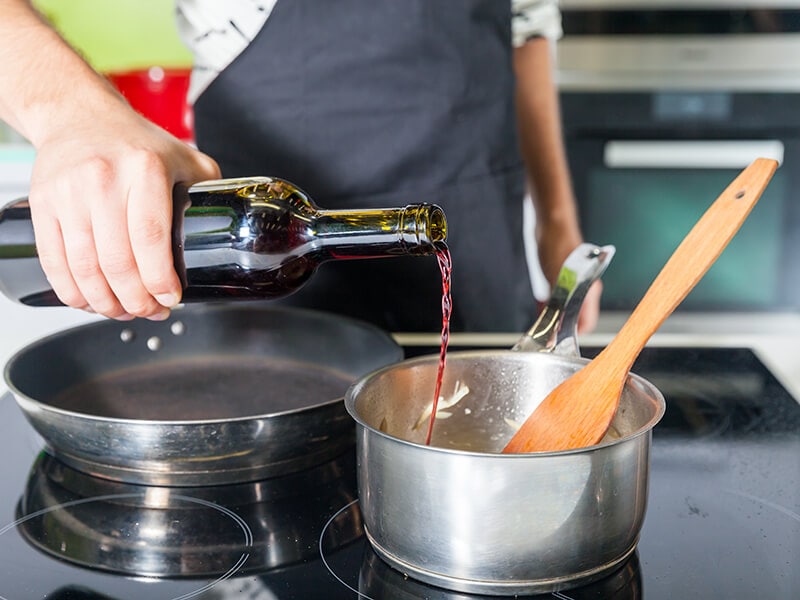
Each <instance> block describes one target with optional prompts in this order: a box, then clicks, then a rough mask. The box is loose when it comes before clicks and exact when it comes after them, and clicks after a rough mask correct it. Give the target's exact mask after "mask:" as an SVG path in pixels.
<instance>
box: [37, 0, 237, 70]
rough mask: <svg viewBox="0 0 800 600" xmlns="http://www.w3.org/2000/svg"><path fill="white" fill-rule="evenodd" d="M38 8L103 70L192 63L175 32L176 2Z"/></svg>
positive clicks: (57, 2)
mask: <svg viewBox="0 0 800 600" xmlns="http://www.w3.org/2000/svg"><path fill="white" fill-rule="evenodd" d="M220 1H221V2H223V1H224V0H220ZM33 4H34V5H35V6H36V7H37V8H38V9H39V11H40V12H41V13H42V14H43V15H44V16H45V17H47V19H48V20H49V21H50V22H51V23H52V24H53V26H54V27H55V28H56V29H58V31H59V32H61V35H63V36H64V38H65V39H66V40H67V41H68V42H69V43H70V44H72V46H73V47H74V48H75V49H76V50H78V51H79V52H80V53H81V54H82V55H83V56H84V57H85V58H86V60H88V61H89V62H90V63H91V64H92V66H94V68H95V69H97V70H98V71H102V72H106V73H107V72H112V71H126V70H130V69H141V68H146V67H151V66H156V65H157V66H161V67H188V66H191V64H192V57H191V54H190V53H189V51H188V49H187V48H186V47H185V46H184V45H183V43H182V42H181V40H180V38H179V37H178V32H177V29H176V27H175V2H174V0H34V2H33Z"/></svg>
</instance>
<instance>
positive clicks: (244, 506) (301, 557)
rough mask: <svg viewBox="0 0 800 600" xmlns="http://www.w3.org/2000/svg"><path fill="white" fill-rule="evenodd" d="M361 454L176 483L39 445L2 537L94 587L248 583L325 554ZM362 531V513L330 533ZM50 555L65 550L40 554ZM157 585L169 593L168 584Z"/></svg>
mask: <svg viewBox="0 0 800 600" xmlns="http://www.w3.org/2000/svg"><path fill="white" fill-rule="evenodd" d="M354 461H355V458H354V456H353V455H352V454H351V453H345V454H343V455H341V456H340V457H338V458H337V459H335V460H332V461H329V462H328V463H326V464H324V465H320V466H318V467H315V468H313V469H308V470H306V471H302V472H298V473H296V474H292V475H289V476H284V477H280V478H274V479H270V480H263V481H258V482H249V483H245V484H237V485H227V486H210V487H202V488H201V487H194V488H191V487H189V488H187V487H182V488H169V487H155V486H141V485H134V484H125V483H120V482H115V481H111V480H107V479H101V478H97V477H92V476H90V475H87V474H85V473H83V472H81V471H78V470H75V469H73V468H71V467H69V466H67V465H65V464H64V463H62V462H60V461H59V460H58V459H56V458H54V457H52V456H50V455H49V454H47V453H40V454H39V456H38V457H37V459H36V460H35V462H34V465H33V467H32V468H31V470H30V475H29V477H28V480H27V482H26V486H25V490H24V493H23V494H22V497H21V499H20V500H19V502H18V505H17V516H18V518H17V520H16V521H14V522H13V523H11V524H9V525H8V526H6V527H3V528H2V529H0V544H5V543H8V544H14V543H17V545H18V546H20V548H21V549H20V551H19V552H17V551H16V550H12V551H10V552H8V555H9V556H14V557H16V556H18V555H19V554H20V553H22V554H25V553H28V554H29V553H30V552H31V551H32V550H34V551H35V553H36V554H38V555H39V559H38V560H36V557H29V558H30V560H23V561H22V562H21V563H20V567H21V568H22V570H23V571H26V570H28V569H27V566H28V565H34V564H40V565H46V566H47V571H48V573H49V572H50V571H51V570H59V569H70V568H71V569H72V570H73V572H74V566H78V567H81V568H82V569H84V570H85V572H84V573H83V574H81V575H80V576H75V575H73V576H72V577H69V576H64V577H63V579H64V580H68V579H69V580H71V581H80V582H81V584H82V585H85V586H88V587H89V588H90V589H91V590H92V592H93V593H95V594H107V595H108V596H109V597H113V598H123V597H124V598H140V597H145V596H144V594H145V590H150V591H149V592H147V593H148V594H150V593H152V590H153V585H151V586H150V587H149V588H141V589H139V587H136V586H142V585H144V583H143V582H145V583H151V584H152V583H153V582H165V581H169V582H170V583H169V586H168V587H169V591H168V593H169V596H168V597H170V598H172V597H179V598H184V597H185V598H189V597H192V596H194V595H197V594H201V593H203V592H205V591H207V590H209V589H210V588H212V587H216V586H219V585H220V584H221V583H222V582H223V581H226V580H228V579H230V580H231V582H230V583H231V585H233V582H234V580H236V581H237V585H240V584H239V578H240V577H241V576H246V575H249V574H263V573H269V572H274V571H276V570H279V569H280V568H282V567H286V566H290V565H296V564H300V563H303V562H306V561H309V560H315V559H318V556H319V555H318V540H319V534H320V531H321V530H322V528H323V526H324V524H325V522H326V521H327V519H328V517H329V515H330V513H331V511H332V507H339V506H341V505H342V504H346V503H349V502H351V501H352V500H353V498H355V476H354V465H353V463H354ZM362 533H363V531H362V528H361V522H360V520H351V521H349V522H347V523H340V529H339V537H338V538H337V539H336V540H333V541H332V543H335V544H337V545H339V546H341V545H344V544H347V543H349V542H350V541H352V540H353V539H356V538H358V537H360V536H361V535H362ZM12 538H13V539H12ZM18 540H24V543H23V544H19V543H18ZM42 557H45V558H55V559H59V560H54V561H51V562H47V563H42V562H41V558H42ZM11 572H12V571H9V573H11ZM13 572H15V575H17V576H18V577H23V578H30V580H31V581H34V578H36V576H37V575H36V573H35V570H33V569H30V573H27V574H26V573H21V574H18V573H16V570H15V571H13ZM65 573H66V571H65ZM120 575H122V576H125V577H120ZM0 579H2V577H0ZM23 585H24V584H23ZM176 588H178V589H179V590H180V593H176V592H174V591H173V590H174V589H176ZM14 589H18V588H14ZM23 589H27V588H23ZM156 589H158V590H159V593H166V589H165V588H164V587H163V586H162V587H159V586H156ZM51 590H52V588H51ZM49 591H50V590H49ZM3 593H4V592H3V590H2V586H0V594H3ZM70 593H76V592H70ZM47 597H50V596H49V595H48V596H47ZM65 597H67V598H70V597H74V596H70V595H67V596H65ZM77 597H83V596H77ZM0 599H2V600H17V598H16V597H14V596H13V595H12V596H9V597H7V598H5V597H4V596H2V595H0Z"/></svg>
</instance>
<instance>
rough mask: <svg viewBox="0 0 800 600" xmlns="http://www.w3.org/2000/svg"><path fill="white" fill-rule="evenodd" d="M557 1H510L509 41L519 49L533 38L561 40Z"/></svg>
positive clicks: (561, 33)
mask: <svg viewBox="0 0 800 600" xmlns="http://www.w3.org/2000/svg"><path fill="white" fill-rule="evenodd" d="M563 34H564V32H563V30H562V28H561V11H560V10H559V8H558V0H511V41H512V43H513V44H514V47H515V48H516V47H519V46H522V45H523V44H525V42H527V41H529V40H532V39H533V38H538V37H545V38H547V39H549V40H551V41H555V40H558V39H560V38H561V36H562V35H563Z"/></svg>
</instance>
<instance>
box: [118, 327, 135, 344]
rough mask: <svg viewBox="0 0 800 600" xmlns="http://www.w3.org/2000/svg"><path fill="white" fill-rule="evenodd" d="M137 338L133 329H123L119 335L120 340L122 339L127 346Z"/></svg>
mask: <svg viewBox="0 0 800 600" xmlns="http://www.w3.org/2000/svg"><path fill="white" fill-rule="evenodd" d="M135 337H136V333H135V332H134V331H133V329H123V330H122V331H120V333H119V339H121V340H122V341H123V342H125V343H126V344H127V343H128V342H132V341H133V340H134V338H135Z"/></svg>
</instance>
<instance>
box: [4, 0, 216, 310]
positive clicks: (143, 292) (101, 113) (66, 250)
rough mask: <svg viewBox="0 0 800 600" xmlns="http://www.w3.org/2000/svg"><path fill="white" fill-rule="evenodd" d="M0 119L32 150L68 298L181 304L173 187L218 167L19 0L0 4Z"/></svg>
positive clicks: (58, 276)
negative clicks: (137, 107) (137, 106)
mask: <svg viewBox="0 0 800 600" xmlns="http://www.w3.org/2000/svg"><path fill="white" fill-rule="evenodd" d="M0 14H2V19H0V118H2V119H3V120H5V121H7V122H8V123H9V124H10V125H11V126H12V127H14V128H15V129H16V130H17V131H19V132H20V133H21V134H22V135H24V136H25V137H27V138H28V139H29V140H30V141H31V142H32V143H33V145H34V147H35V148H36V161H35V163H34V166H33V174H32V176H31V184H30V192H29V194H28V201H29V204H30V209H31V218H32V220H33V228H34V233H35V236H36V250H37V254H38V256H39V261H40V262H41V265H42V269H43V270H44V272H45V275H47V278H48V280H49V281H50V283H51V285H52V286H53V289H54V290H55V292H56V294H57V295H58V297H59V298H60V299H61V301H62V302H63V303H64V304H67V305H69V306H74V307H76V308H84V309H87V310H92V311H94V312H97V313H99V314H102V315H105V316H108V317H113V318H118V319H129V318H132V317H135V316H139V317H148V318H154V319H163V318H165V317H166V316H167V314H168V313H169V308H170V307H172V306H174V305H175V304H177V303H178V301H179V300H180V294H181V286H180V280H179V278H178V275H177V273H176V272H175V270H174V268H173V257H172V232H171V228H172V190H173V188H174V186H175V185H176V184H177V183H183V184H191V183H194V182H196V181H199V180H201V179H213V178H215V177H219V169H218V168H217V165H216V163H214V161H213V160H211V159H210V158H209V157H207V156H205V155H204V154H201V153H200V152H197V151H196V150H194V149H192V148H191V147H190V146H188V145H186V144H184V143H183V142H181V141H180V140H178V139H176V138H175V137H173V136H172V135H170V134H168V133H167V132H166V131H164V130H163V129H161V128H159V127H157V126H156V125H154V124H153V123H151V122H150V121H148V120H147V119H145V118H144V117H142V116H141V115H139V114H138V113H136V112H135V111H134V110H133V109H132V108H131V107H130V105H128V103H127V102H126V101H125V100H124V99H123V98H122V96H121V95H119V94H118V93H117V92H116V91H115V90H114V88H113V87H112V86H111V85H110V84H109V83H108V82H107V81H106V79H105V78H104V77H103V76H102V75H100V74H99V73H96V72H95V71H94V70H93V69H92V68H91V66H90V65H89V64H88V63H86V61H84V60H83V59H82V58H81V57H80V56H79V55H78V54H77V53H76V52H75V51H74V50H72V48H70V46H69V45H68V44H67V43H66V42H64V41H63V40H62V39H61V38H60V36H59V35H58V34H57V33H56V32H55V31H54V30H53V29H52V28H50V27H49V25H47V24H46V23H45V22H44V21H43V20H42V19H41V18H40V17H39V15H38V14H37V13H36V12H35V11H34V10H33V8H31V6H30V4H29V3H28V2H26V1H23V0H0Z"/></svg>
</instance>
